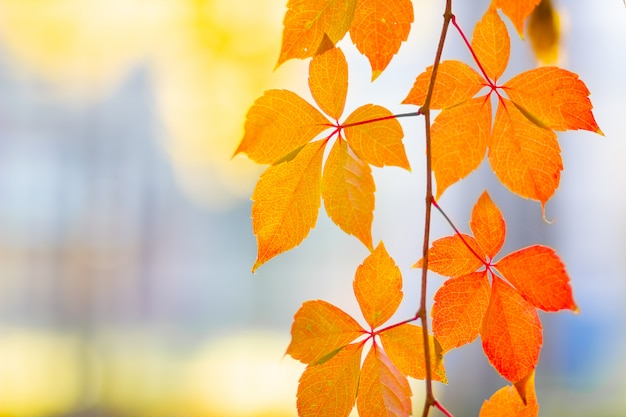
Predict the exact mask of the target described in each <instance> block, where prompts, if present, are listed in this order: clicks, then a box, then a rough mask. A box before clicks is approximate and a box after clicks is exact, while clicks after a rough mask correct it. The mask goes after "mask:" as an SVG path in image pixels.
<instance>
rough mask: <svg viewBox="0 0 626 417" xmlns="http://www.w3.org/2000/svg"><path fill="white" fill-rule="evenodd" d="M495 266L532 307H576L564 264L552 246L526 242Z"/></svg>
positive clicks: (546, 308) (549, 308)
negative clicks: (526, 244) (522, 247)
mask: <svg viewBox="0 0 626 417" xmlns="http://www.w3.org/2000/svg"><path fill="white" fill-rule="evenodd" d="M495 266H496V268H497V269H498V271H500V273H501V274H502V276H503V277H504V278H506V279H507V281H509V282H510V283H511V284H512V285H513V286H514V287H515V288H516V289H517V290H518V291H519V292H520V294H521V295H522V297H524V299H526V300H527V301H528V302H529V303H531V304H532V305H534V306H535V307H537V308H540V309H542V310H544V311H557V310H562V309H570V310H574V311H576V310H577V307H576V304H575V303H574V299H573V297H572V288H571V287H570V285H569V277H568V276H567V272H566V271H565V266H564V265H563V262H561V259H560V258H559V256H558V255H557V254H556V253H555V252H554V250H553V249H551V248H548V247H545V246H540V245H535V246H530V247H527V248H525V249H521V250H518V251H516V252H513V253H511V254H509V255H507V256H505V257H504V258H502V259H501V260H499V261H498V263H497V264H496V265H495Z"/></svg>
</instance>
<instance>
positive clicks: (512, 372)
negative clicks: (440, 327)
mask: <svg viewBox="0 0 626 417" xmlns="http://www.w3.org/2000/svg"><path fill="white" fill-rule="evenodd" d="M480 337H481V339H482V342H483V350H484V351H485V354H486V355H487V358H488V359H489V362H490V363H491V364H492V365H493V367H494V368H496V370H497V371H498V372H499V373H500V375H502V376H503V377H504V378H506V379H508V380H509V381H512V382H516V381H519V380H520V379H522V378H524V377H525V376H526V375H528V374H529V373H530V372H531V371H532V370H533V369H534V368H535V366H536V365H537V361H538V360H539V350H540V349H541V344H542V341H543V339H542V335H541V322H540V321H539V315H538V314H537V310H535V308H534V307H533V306H532V305H530V304H529V303H528V302H527V301H526V300H524V299H523V298H522V296H521V295H519V293H518V292H517V291H515V290H514V289H513V288H511V287H510V286H509V285H508V284H507V283H505V282H504V281H502V280H501V279H500V278H498V277H493V284H492V291H491V298H490V300H489V307H487V312H486V313H485V318H484V319H483V326H482V329H481V331H480Z"/></svg>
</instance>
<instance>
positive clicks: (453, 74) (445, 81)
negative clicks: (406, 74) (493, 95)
mask: <svg viewBox="0 0 626 417" xmlns="http://www.w3.org/2000/svg"><path fill="white" fill-rule="evenodd" d="M432 73H433V67H432V65H431V66H430V67H428V68H426V71H424V72H422V73H421V74H420V75H418V76H417V78H416V79H415V83H414V84H413V87H412V88H411V91H409V94H408V95H407V96H406V98H405V99H404V101H402V103H403V104H415V105H417V106H421V105H423V104H424V101H426V95H427V93H428V86H429V84H430V78H431V77H432ZM484 86H485V80H484V78H483V77H482V75H480V74H479V73H477V72H476V70H474V69H473V68H472V67H470V66H469V65H467V64H466V63H464V62H461V61H455V60H449V61H442V62H441V63H440V64H439V70H438V72H437V79H436V80H435V86H434V88H433V96H432V99H431V101H430V108H431V109H444V108H446V107H451V106H455V105H457V104H459V103H462V102H464V101H465V100H468V99H470V98H472V97H473V96H474V94H476V93H478V91H480V89H481V88H483V87H484Z"/></svg>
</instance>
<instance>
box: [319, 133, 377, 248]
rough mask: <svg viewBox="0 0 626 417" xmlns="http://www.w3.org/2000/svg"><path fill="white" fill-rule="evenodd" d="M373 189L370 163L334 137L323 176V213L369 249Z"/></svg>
mask: <svg viewBox="0 0 626 417" xmlns="http://www.w3.org/2000/svg"><path fill="white" fill-rule="evenodd" d="M375 190H376V186H375V185H374V178H373V177H372V170H371V168H370V166H369V165H368V164H366V163H364V162H363V161H361V160H360V159H359V158H358V157H357V156H356V155H354V153H353V152H352V151H351V150H350V148H349V147H348V143H347V142H346V141H345V140H343V139H342V138H341V137H339V138H337V141H336V142H335V144H334V146H333V147H332V149H331V151H330V153H329V154H328V158H327V159H326V163H325V164H324V174H323V175H322V197H323V198H324V206H325V207H326V213H328V216H329V217H330V218H331V219H332V220H333V221H334V222H335V224H337V225H338V226H339V227H341V229H342V230H343V231H344V232H346V233H349V234H351V235H354V236H356V237H357V238H358V239H359V240H360V241H361V242H363V244H364V245H365V246H367V247H368V249H370V250H373V249H374V246H373V245H372V219H373V217H374V191H375Z"/></svg>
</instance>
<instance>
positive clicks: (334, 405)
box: [296, 343, 363, 417]
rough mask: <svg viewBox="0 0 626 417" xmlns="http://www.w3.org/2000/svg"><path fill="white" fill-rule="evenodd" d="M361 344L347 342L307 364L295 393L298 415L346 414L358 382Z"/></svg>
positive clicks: (333, 416) (336, 416)
mask: <svg viewBox="0 0 626 417" xmlns="http://www.w3.org/2000/svg"><path fill="white" fill-rule="evenodd" d="M362 350H363V344H362V343H357V344H352V345H348V346H346V347H345V348H343V349H342V350H341V351H340V352H339V353H337V354H336V355H335V356H333V357H332V358H331V359H329V360H328V361H326V362H324V363H321V364H319V365H309V366H307V368H306V369H305V370H304V373H303V374H302V376H301V377H300V382H299V384H298V393H297V403H296V404H297V407H298V415H299V416H300V417H313V416H315V417H347V416H348V415H349V414H350V411H351V410H352V408H353V407H354V401H355V399H356V395H357V388H358V386H359V375H360V366H361V352H362Z"/></svg>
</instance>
